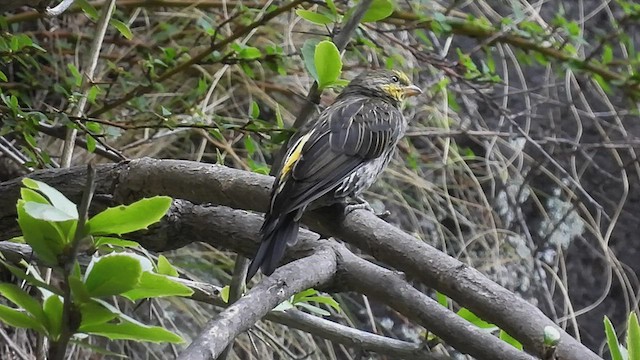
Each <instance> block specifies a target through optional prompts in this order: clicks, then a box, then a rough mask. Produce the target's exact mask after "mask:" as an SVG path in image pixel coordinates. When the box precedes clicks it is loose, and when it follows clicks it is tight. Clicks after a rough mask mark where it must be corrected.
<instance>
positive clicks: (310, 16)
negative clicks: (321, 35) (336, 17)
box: [296, 9, 333, 25]
mask: <svg viewBox="0 0 640 360" xmlns="http://www.w3.org/2000/svg"><path fill="white" fill-rule="evenodd" d="M296 14H298V16H300V17H301V18H303V19H305V20H307V21H309V22H311V23H314V24H318V25H327V24H331V23H332V22H333V20H332V19H331V18H330V17H328V16H327V15H323V14H320V13H317V12H315V11H309V10H303V9H299V10H296Z"/></svg>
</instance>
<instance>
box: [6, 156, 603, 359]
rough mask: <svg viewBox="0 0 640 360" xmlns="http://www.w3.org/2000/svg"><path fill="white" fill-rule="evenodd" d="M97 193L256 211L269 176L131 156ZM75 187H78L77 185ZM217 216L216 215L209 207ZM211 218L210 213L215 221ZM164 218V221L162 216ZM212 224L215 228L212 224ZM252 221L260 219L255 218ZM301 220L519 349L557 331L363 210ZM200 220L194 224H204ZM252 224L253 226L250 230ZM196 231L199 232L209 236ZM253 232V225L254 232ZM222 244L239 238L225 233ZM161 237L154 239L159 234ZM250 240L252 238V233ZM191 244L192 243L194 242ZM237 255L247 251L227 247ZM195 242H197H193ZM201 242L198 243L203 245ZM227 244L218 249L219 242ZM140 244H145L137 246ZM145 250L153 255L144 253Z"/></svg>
mask: <svg viewBox="0 0 640 360" xmlns="http://www.w3.org/2000/svg"><path fill="white" fill-rule="evenodd" d="M97 171H98V176H97V185H98V188H97V191H100V190H101V189H102V190H104V191H103V193H105V194H113V197H114V201H117V202H124V203H128V202H131V201H134V200H136V199H139V198H141V197H145V196H153V195H158V194H163V195H170V196H173V197H176V198H182V199H187V200H190V201H195V202H201V203H214V204H221V205H225V206H231V207H235V208H243V209H250V210H257V211H264V210H265V209H266V206H267V203H268V189H269V187H270V184H271V181H272V180H271V178H270V177H267V176H262V175H258V174H254V173H248V172H245V171H241V170H234V169H230V168H226V167H224V166H219V165H207V164H200V163H193V162H188V161H177V160H154V159H139V160H134V161H131V162H126V163H120V164H115V165H102V166H101V167H99V168H98V169H97ZM30 176H32V177H34V178H37V179H39V180H42V181H45V182H48V183H49V184H50V185H52V186H54V187H57V188H59V189H60V190H61V191H62V192H63V193H65V194H67V195H69V196H71V197H72V198H74V199H78V192H79V190H78V188H81V186H78V180H79V179H81V178H82V177H84V171H83V169H80V168H72V169H69V170H45V171H41V172H37V173H34V174H31V175H30ZM80 183H81V182H80ZM19 188H20V183H19V179H17V180H12V181H10V182H5V183H1V184H0V231H2V233H3V234H5V236H6V235H7V234H9V233H10V232H9V231H5V229H7V230H10V229H11V227H14V228H15V202H16V200H17V198H18V196H19V195H18V194H19ZM217 211H218V212H219V211H220V210H217ZM210 216H213V218H209V219H208V221H209V222H210V223H214V224H216V228H218V229H223V228H226V227H227V226H226V225H228V223H225V221H228V218H226V217H224V216H221V214H220V213H218V214H217V215H216V214H212V215H210ZM216 216H218V217H217V218H216ZM169 220H171V219H169ZM218 221H220V223H217V222H218ZM255 221H257V222H258V223H259V222H261V219H260V218H259V217H256V220H255ZM303 221H304V222H305V223H306V224H308V225H310V226H311V227H312V228H313V229H316V230H318V231H319V232H320V233H322V234H328V235H332V236H336V237H338V238H341V239H343V240H345V241H348V242H349V243H351V244H354V245H355V246H357V247H359V248H361V249H363V250H364V251H365V252H368V253H370V254H372V255H373V256H375V257H376V258H377V259H378V260H380V261H382V262H384V263H386V264H388V265H391V266H393V267H394V268H396V269H398V270H401V271H404V272H405V273H407V274H410V275H411V276H415V277H416V278H417V279H418V280H419V281H421V282H423V283H425V284H426V285H428V286H431V287H433V288H435V289H437V290H438V291H440V292H443V293H445V294H446V295H448V296H449V297H451V298H452V299H454V300H455V301H457V302H458V303H459V304H461V305H462V306H465V307H467V308H468V309H469V310H471V311H473V312H474V313H475V314H477V315H478V316H480V317H481V318H482V319H484V320H486V321H489V322H491V323H493V324H495V325H497V326H499V327H500V328H502V329H504V330H505V331H507V332H508V333H509V334H510V335H511V336H513V337H515V338H516V339H518V340H519V341H520V342H521V343H523V345H524V346H525V348H526V349H527V350H528V351H530V352H532V353H534V354H536V355H538V356H542V355H544V354H543V352H544V345H543V333H544V327H545V326H554V327H556V328H557V326H556V325H555V324H554V323H553V322H552V321H551V320H549V319H548V318H547V317H546V316H544V314H543V313H542V312H541V311H540V310H539V309H538V308H536V307H535V306H533V305H531V304H529V303H528V302H526V301H525V300H523V299H521V298H519V297H518V296H516V295H514V294H513V293H511V292H509V291H508V290H506V289H504V288H503V287H501V286H499V285H498V284H496V283H494V282H492V281H490V280H489V279H487V278H486V277H484V276H483V275H482V274H480V273H479V272H478V271H476V270H474V269H472V268H470V267H468V266H467V265H464V264H463V263H461V262H460V261H458V260H456V259H454V258H451V257H449V256H448V255H446V254H443V253H442V252H440V251H438V250H437V249H435V248H433V247H431V246H429V245H428V244H426V243H424V242H421V241H419V240H418V239H416V238H414V237H412V236H410V235H408V234H406V233H404V232H403V231H401V230H399V229H397V228H395V227H394V226H392V225H390V224H388V223H386V222H384V221H382V220H380V219H379V218H377V217H376V216H374V215H373V214H370V213H368V212H366V211H354V212H352V213H351V214H350V215H349V216H347V217H346V219H342V218H341V217H340V216H338V215H336V212H335V211H332V209H321V210H319V211H313V212H310V213H309V214H307V215H306V216H305V217H304V218H303ZM206 224H207V222H206V221H204V220H203V221H202V223H201V224H200V225H202V226H204V225H206ZM256 226H257V225H256ZM204 228H207V227H206V226H204V227H200V228H199V231H200V232H202V233H203V234H202V235H201V237H202V238H204V237H205V236H204V235H207V236H210V234H204V233H206V232H205V231H203V230H202V229H204ZM256 229H257V227H256ZM225 231H228V232H227V235H226V236H229V237H230V239H234V237H241V236H244V235H245V234H244V233H246V228H242V233H238V232H235V233H234V231H233V230H230V229H227V230H225ZM161 235H162V234H160V236H161ZM252 236H255V234H252ZM161 239H163V240H162V241H165V242H166V245H167V246H169V247H170V248H171V247H172V248H176V247H179V246H182V245H184V244H182V245H181V244H180V240H179V239H176V238H161ZM194 240H199V239H194ZM219 240H221V246H223V247H226V248H234V249H236V251H240V252H243V253H244V254H245V255H247V254H251V253H252V250H253V249H254V247H253V246H250V245H247V244H244V245H243V244H236V245H232V244H228V243H229V242H231V241H230V240H224V239H219ZM199 241H200V240H199ZM204 241H206V239H205V240H204ZM225 241H226V242H227V245H224V242H225ZM145 247H146V246H145ZM151 250H156V249H153V248H151ZM558 330H559V331H560V333H561V340H560V344H559V345H558V348H557V355H558V357H559V359H575V358H576V357H577V356H580V359H586V360H589V359H600V358H599V357H597V356H596V355H595V354H593V353H592V352H591V351H589V350H588V349H587V348H586V347H585V346H584V345H582V344H580V343H579V342H578V341H577V340H575V339H574V338H572V337H571V336H570V335H569V334H567V333H565V332H564V331H562V330H561V329H558Z"/></svg>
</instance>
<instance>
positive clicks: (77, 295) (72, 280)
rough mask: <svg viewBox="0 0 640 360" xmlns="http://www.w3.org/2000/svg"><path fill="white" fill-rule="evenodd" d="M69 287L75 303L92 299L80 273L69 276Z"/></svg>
mask: <svg viewBox="0 0 640 360" xmlns="http://www.w3.org/2000/svg"><path fill="white" fill-rule="evenodd" d="M69 287H71V294H72V295H73V301H74V302H75V303H77V304H83V303H86V302H89V301H91V295H89V291H88V290H87V287H86V286H85V285H84V282H83V281H82V279H80V277H79V276H78V275H72V276H69Z"/></svg>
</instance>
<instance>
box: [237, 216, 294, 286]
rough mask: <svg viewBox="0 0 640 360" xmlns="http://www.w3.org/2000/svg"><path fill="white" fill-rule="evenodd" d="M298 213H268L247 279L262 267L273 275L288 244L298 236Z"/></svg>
mask: <svg viewBox="0 0 640 360" xmlns="http://www.w3.org/2000/svg"><path fill="white" fill-rule="evenodd" d="M295 217H296V213H295V212H294V213H289V214H285V215H281V216H278V217H275V216H272V215H271V214H267V215H266V216H265V220H264V223H263V224H262V228H261V229H260V234H261V235H262V239H261V240H262V241H261V242H260V247H259V248H258V251H257V252H256V255H255V256H254V257H253V260H251V264H250V265H249V270H248V271H247V280H246V281H249V280H251V278H252V277H253V276H254V275H255V274H256V272H258V268H260V269H262V273H263V274H265V275H267V276H268V275H271V274H272V273H273V271H274V270H275V269H276V267H277V266H278V264H279V263H280V261H281V260H282V258H283V257H284V251H285V249H286V248H287V244H293V243H294V242H295V241H296V239H297V238H298V228H299V223H298V221H297V220H296V219H295Z"/></svg>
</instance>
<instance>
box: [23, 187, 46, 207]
mask: <svg viewBox="0 0 640 360" xmlns="http://www.w3.org/2000/svg"><path fill="white" fill-rule="evenodd" d="M20 198H21V199H22V200H24V201H25V202H37V203H40V204H49V200H47V198H46V197H44V196H42V195H41V194H40V193H39V192H37V191H35V190H31V189H29V188H20Z"/></svg>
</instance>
